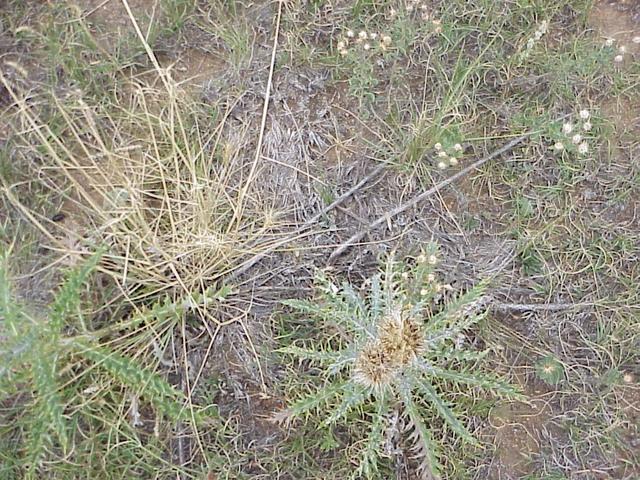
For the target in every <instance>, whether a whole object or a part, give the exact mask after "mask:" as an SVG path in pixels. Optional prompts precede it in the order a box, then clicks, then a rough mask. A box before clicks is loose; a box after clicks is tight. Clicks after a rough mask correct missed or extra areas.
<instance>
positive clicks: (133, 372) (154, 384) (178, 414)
mask: <svg viewBox="0 0 640 480" xmlns="http://www.w3.org/2000/svg"><path fill="white" fill-rule="evenodd" d="M78 353H79V354H80V355H82V356H84V357H85V358H87V359H89V360H91V361H93V362H94V363H96V364H97V365H99V366H100V367H102V368H103V369H105V370H106V371H107V372H109V373H110V374H111V375H112V376H113V377H114V378H116V379H117V380H119V381H120V382H122V383H123V384H124V385H127V386H129V387H131V388H133V389H135V390H136V391H140V392H141V393H142V394H143V395H144V396H145V397H146V398H147V399H148V400H149V401H150V402H151V403H152V404H153V405H154V406H155V407H156V408H157V409H158V410H159V411H160V412H162V413H163V414H165V415H167V416H168V417H169V418H171V419H173V420H191V413H190V412H189V409H187V408H185V407H183V402H182V401H180V399H181V398H182V394H181V393H180V392H178V391H177V390H176V389H174V388H173V387H172V386H171V385H169V383H167V382H166V381H165V380H164V379H162V378H161V377H160V376H159V375H157V374H156V373H154V372H151V371H148V370H146V369H143V368H141V367H140V365H139V364H138V363H136V362H135V361H134V360H132V359H130V358H127V357H124V356H122V355H119V354H117V353H115V352H112V351H109V350H107V349H105V348H101V347H88V346H87V347H85V348H83V349H79V350H78ZM194 413H195V417H196V421H201V420H202V418H200V415H199V413H198V412H194Z"/></svg>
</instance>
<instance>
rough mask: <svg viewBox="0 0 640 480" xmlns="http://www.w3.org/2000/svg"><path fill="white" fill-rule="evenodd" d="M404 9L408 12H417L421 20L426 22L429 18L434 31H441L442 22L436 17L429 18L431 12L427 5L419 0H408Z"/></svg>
mask: <svg viewBox="0 0 640 480" xmlns="http://www.w3.org/2000/svg"><path fill="white" fill-rule="evenodd" d="M405 10H406V12H407V13H408V14H412V13H413V12H419V13H420V18H421V19H422V20H423V21H425V22H427V21H429V20H431V23H432V24H433V27H434V32H435V33H440V32H442V22H441V21H440V20H439V19H437V18H433V19H432V18H431V13H429V6H428V5H427V4H426V3H421V2H420V0H409V2H408V4H407V6H406V8H405Z"/></svg>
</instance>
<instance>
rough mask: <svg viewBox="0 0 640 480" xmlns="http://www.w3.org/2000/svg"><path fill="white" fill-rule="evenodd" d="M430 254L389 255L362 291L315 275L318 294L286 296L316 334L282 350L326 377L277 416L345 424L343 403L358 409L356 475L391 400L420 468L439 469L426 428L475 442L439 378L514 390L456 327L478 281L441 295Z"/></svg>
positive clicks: (433, 472) (472, 315)
mask: <svg viewBox="0 0 640 480" xmlns="http://www.w3.org/2000/svg"><path fill="white" fill-rule="evenodd" d="M437 261H438V258H437V248H436V246H435V245H428V246H427V247H426V249H425V251H424V252H423V253H422V254H421V255H419V256H418V257H417V258H415V259H410V260H408V261H406V262H396V261H395V260H394V259H393V257H392V256H390V257H389V258H388V260H387V261H386V263H385V264H384V265H383V271H382V272H381V273H380V274H377V275H376V276H374V277H373V278H371V279H370V280H369V281H368V282H367V285H368V287H369V288H368V290H369V292H368V295H366V297H363V296H361V295H360V293H359V292H357V291H356V290H355V288H354V287H353V286H351V285H349V284H348V283H344V284H342V285H337V284H335V283H334V282H333V281H332V280H330V279H329V278H327V277H326V276H324V275H322V274H320V275H319V276H318V284H317V287H318V291H319V292H320V294H319V296H318V298H316V299H313V300H306V301H301V300H290V301H287V302H285V303H286V305H288V306H290V307H292V308H293V309H294V310H297V311H299V312H302V313H304V314H307V315H311V316H312V317H313V318H314V319H316V320H318V321H319V322H320V323H321V326H320V329H321V331H322V340H319V341H311V340H308V341H306V340H305V341H304V344H303V345H287V346H284V347H283V348H281V349H280V352H281V353H283V354H287V355H290V356H293V357H297V358H299V359H301V360H305V361H309V362H311V363H312V364H315V365H317V366H319V367H320V368H322V370H323V372H324V374H325V375H324V379H325V384H324V386H322V387H320V388H319V389H318V390H316V391H313V392H310V393H308V394H306V395H302V396H301V398H299V399H297V400H295V401H293V402H291V404H290V405H289V407H288V408H287V409H286V410H284V411H283V412H280V413H279V414H278V415H277V417H276V418H277V419H278V420H280V421H290V420H292V419H294V418H296V417H308V416H311V415H315V416H317V417H318V418H320V419H322V424H323V425H325V426H327V425H337V424H339V423H343V424H345V423H349V421H350V419H351V416H350V412H358V415H360V416H361V415H364V418H365V420H366V422H368V423H369V424H370V428H369V432H368V434H367V438H366V439H365V440H364V441H363V442H361V443H360V445H361V451H360V452H359V454H358V458H359V459H360V460H359V461H360V463H359V465H358V467H357V469H356V471H355V472H354V477H355V478H358V477H360V476H365V477H366V478H373V476H374V475H375V473H376V472H377V471H378V462H379V460H380V458H381V457H383V456H385V452H384V450H385V449H384V448H383V445H384V444H386V443H388V439H386V438H385V436H386V435H388V430H389V428H388V423H389V419H388V415H389V413H390V412H391V411H392V410H393V409H399V411H400V415H401V418H402V422H403V425H404V427H403V432H400V433H404V434H405V435H406V437H407V438H408V439H409V440H410V441H411V442H412V454H413V455H415V457H416V458H418V459H419V464H418V465H417V466H416V470H417V473H418V474H419V475H420V476H421V477H422V478H438V476H439V475H440V471H441V465H440V463H439V461H438V455H439V453H438V451H439V447H438V442H437V441H436V440H434V438H440V437H441V436H442V435H440V433H441V432H437V431H432V430H433V429H435V428H444V429H447V430H450V431H452V432H453V433H455V434H456V435H457V436H459V437H460V438H461V439H463V440H464V441H466V442H469V443H472V444H476V443H477V442H476V440H475V439H474V437H473V436H472V435H471V433H470V432H469V431H468V430H467V428H466V427H465V425H464V423H463V421H462V420H461V419H459V418H458V417H457V416H456V414H455V413H454V410H455V405H452V404H451V403H450V401H447V400H446V399H445V395H444V394H445V393H446V392H444V391H443V388H444V386H445V384H446V383H447V382H453V383H459V384H465V385H471V386H474V387H481V388H483V389H487V390H491V391H493V392H495V393H497V394H501V395H506V396H515V395H517V392H516V390H515V389H514V388H513V387H511V386H510V385H509V384H507V383H504V382H500V381H499V380H497V379H494V378H492V377H490V376H488V375H484V374H481V373H478V372H475V371H473V369H472V368H469V367H470V365H471V366H474V365H476V364H477V362H479V361H480V360H481V359H482V357H483V356H484V355H483V352H474V351H466V350H464V347H465V343H464V337H463V333H464V332H465V331H466V330H468V329H469V328H471V327H472V326H473V325H474V324H475V323H476V322H478V321H479V320H480V319H482V318H483V315H484V313H483V303H484V301H483V295H484V289H485V285H484V284H480V285H478V286H476V287H474V288H472V289H471V290H469V291H468V292H466V293H464V294H462V295H458V296H452V298H451V299H448V297H449V295H448V290H451V287H450V286H448V285H442V284H441V283H439V282H438V281H437V280H436V275H435V272H434V268H435V266H436V264H437ZM471 362H473V363H471ZM354 415H356V414H355V413H354ZM436 419H438V420H436ZM396 449H397V448H396Z"/></svg>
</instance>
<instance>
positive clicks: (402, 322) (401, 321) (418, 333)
mask: <svg viewBox="0 0 640 480" xmlns="http://www.w3.org/2000/svg"><path fill="white" fill-rule="evenodd" d="M423 345H424V336H423V333H422V330H421V328H420V325H419V324H418V323H417V322H416V321H415V320H413V319H412V318H411V317H410V316H409V315H408V312H407V311H403V310H400V309H397V310H395V311H393V312H391V313H390V314H388V315H386V316H385V317H384V318H383V319H382V320H381V321H380V323H379V325H378V331H377V335H376V338H375V339H373V340H371V341H370V342H368V343H367V344H366V345H365V346H364V347H363V348H362V350H361V351H360V353H359V355H358V358H357V359H356V362H355V366H354V369H353V378H354V380H356V381H357V382H359V383H360V384H362V385H364V386H367V387H372V388H381V387H384V386H385V385H388V384H389V383H390V382H391V381H392V380H393V378H394V376H395V375H396V374H397V373H398V372H399V371H401V370H402V369H403V368H405V367H407V366H408V365H410V364H411V363H412V362H413V361H414V360H415V359H416V358H417V357H418V356H419V355H420V353H421V350H422V347H423Z"/></svg>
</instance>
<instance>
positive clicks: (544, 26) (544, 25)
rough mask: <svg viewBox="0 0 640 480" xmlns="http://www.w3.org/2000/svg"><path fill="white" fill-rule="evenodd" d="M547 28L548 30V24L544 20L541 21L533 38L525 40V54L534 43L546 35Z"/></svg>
mask: <svg viewBox="0 0 640 480" xmlns="http://www.w3.org/2000/svg"><path fill="white" fill-rule="evenodd" d="M548 28H549V23H548V22H547V21H546V20H543V21H542V22H541V23H540V26H539V27H538V29H537V30H536V31H535V33H534V34H533V37H531V38H530V39H529V40H527V52H528V51H529V50H531V49H532V48H533V47H534V46H535V44H536V42H537V41H538V40H540V39H541V38H542V36H543V35H544V34H545V33H547V29H548Z"/></svg>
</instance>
